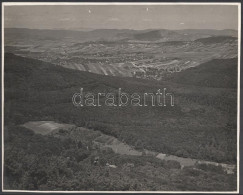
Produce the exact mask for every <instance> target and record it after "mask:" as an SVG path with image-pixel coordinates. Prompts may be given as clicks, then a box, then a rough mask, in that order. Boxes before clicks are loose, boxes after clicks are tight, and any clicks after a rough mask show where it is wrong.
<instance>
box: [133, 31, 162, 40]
mask: <svg viewBox="0 0 243 195" xmlns="http://www.w3.org/2000/svg"><path fill="white" fill-rule="evenodd" d="M134 38H135V39H138V40H144V41H153V40H157V39H160V38H161V34H160V31H159V30H155V31H149V32H146V33H140V34H135V35H134Z"/></svg>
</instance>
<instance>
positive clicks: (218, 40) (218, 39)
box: [195, 36, 237, 44]
mask: <svg viewBox="0 0 243 195" xmlns="http://www.w3.org/2000/svg"><path fill="white" fill-rule="evenodd" d="M195 41H196V42H200V43H203V44H215V43H225V42H232V41H237V38H236V37H230V36H213V37H207V38H201V39H197V40H195Z"/></svg>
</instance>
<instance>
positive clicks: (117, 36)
mask: <svg viewBox="0 0 243 195" xmlns="http://www.w3.org/2000/svg"><path fill="white" fill-rule="evenodd" d="M211 36H234V37H237V31H235V30H193V29H192V30H166V29H158V30H152V29H148V30H130V29H97V30H92V31H86V30H85V31H80V30H76V31H74V30H57V29H56V30H49V29H47V30H40V29H26V28H6V29H5V39H6V41H7V43H8V41H14V40H16V39H40V40H58V39H67V38H72V39H74V40H78V41H79V42H86V41H97V40H103V41H104V40H105V41H118V40H140V41H172V40H173V41H191V40H196V39H199V38H206V37H211Z"/></svg>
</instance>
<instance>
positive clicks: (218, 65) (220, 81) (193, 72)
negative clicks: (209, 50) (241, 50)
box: [169, 58, 238, 89]
mask: <svg viewBox="0 0 243 195" xmlns="http://www.w3.org/2000/svg"><path fill="white" fill-rule="evenodd" d="M237 64H238V62H237V58H231V59H215V60H212V61H209V62H206V63H203V64H201V65H199V66H196V67H193V68H189V69H187V70H185V71H182V72H178V73H175V74H172V76H171V78H170V79H169V80H170V81H172V82H176V83H182V84H189V85H196V86H205V87H215V88H234V89H236V88H237V69H238V66H237Z"/></svg>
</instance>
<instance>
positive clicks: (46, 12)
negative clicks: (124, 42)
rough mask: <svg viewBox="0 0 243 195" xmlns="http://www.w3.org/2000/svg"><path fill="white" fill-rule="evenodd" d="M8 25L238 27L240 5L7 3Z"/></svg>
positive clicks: (167, 27)
mask: <svg viewBox="0 0 243 195" xmlns="http://www.w3.org/2000/svg"><path fill="white" fill-rule="evenodd" d="M4 27H5V28H31V29H72V30H85V29H137V30H142V29H172V30H174V29H219V30H221V29H235V30H237V28H238V7H237V5H151V4H147V5H114V4H113V5H81V4H80V5H21V6H19V5H18V6H16V5H15V6H4Z"/></svg>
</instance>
